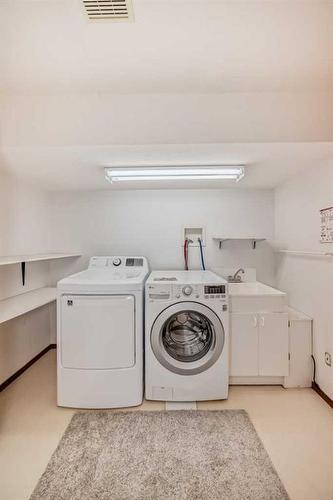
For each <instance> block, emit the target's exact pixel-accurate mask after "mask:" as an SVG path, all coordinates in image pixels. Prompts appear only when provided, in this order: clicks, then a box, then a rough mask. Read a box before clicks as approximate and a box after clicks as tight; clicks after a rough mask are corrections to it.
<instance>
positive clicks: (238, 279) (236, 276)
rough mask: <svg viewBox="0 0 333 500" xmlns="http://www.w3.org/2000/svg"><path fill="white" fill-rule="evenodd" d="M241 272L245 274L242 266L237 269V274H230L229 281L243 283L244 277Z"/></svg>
mask: <svg viewBox="0 0 333 500" xmlns="http://www.w3.org/2000/svg"><path fill="white" fill-rule="evenodd" d="M240 273H242V274H245V271H244V269H243V268H242V267H240V268H239V269H237V271H236V272H235V274H234V275H233V276H228V281H229V283H241V282H242V278H241V276H240Z"/></svg>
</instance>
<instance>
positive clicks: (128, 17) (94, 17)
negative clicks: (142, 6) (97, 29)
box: [82, 0, 134, 21]
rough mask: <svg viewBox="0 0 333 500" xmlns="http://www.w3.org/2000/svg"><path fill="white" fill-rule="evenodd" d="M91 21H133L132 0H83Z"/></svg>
mask: <svg viewBox="0 0 333 500" xmlns="http://www.w3.org/2000/svg"><path fill="white" fill-rule="evenodd" d="M82 1H83V6H84V9H85V11H86V13H87V15H88V18H89V19H90V20H91V21H99V20H105V19H106V20H108V21H133V18H134V13H133V6H132V2H131V0H82Z"/></svg>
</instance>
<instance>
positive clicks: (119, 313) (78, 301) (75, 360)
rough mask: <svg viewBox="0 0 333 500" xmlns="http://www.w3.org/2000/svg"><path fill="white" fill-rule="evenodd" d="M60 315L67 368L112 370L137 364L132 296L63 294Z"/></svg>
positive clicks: (63, 359)
mask: <svg viewBox="0 0 333 500" xmlns="http://www.w3.org/2000/svg"><path fill="white" fill-rule="evenodd" d="M60 317H61V319H60V321H61V325H60V328H61V340H60V349H61V362H62V365H63V367H64V368H73V369H85V370H89V369H91V370H107V369H109V370H110V369H114V368H117V369H118V368H128V367H131V366H133V365H134V363H135V319H134V297H133V296H132V295H63V296H62V298H61V316H60Z"/></svg>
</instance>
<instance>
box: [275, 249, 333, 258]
mask: <svg viewBox="0 0 333 500" xmlns="http://www.w3.org/2000/svg"><path fill="white" fill-rule="evenodd" d="M276 252H277V253H284V254H289V255H295V256H297V255H301V256H302V255H303V256H304V257H324V258H327V257H333V252H308V251H302V250H276Z"/></svg>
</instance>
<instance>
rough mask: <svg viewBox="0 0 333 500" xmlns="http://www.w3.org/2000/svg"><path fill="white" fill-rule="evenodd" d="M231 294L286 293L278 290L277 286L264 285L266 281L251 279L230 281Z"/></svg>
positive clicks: (238, 295)
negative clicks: (248, 280) (244, 281)
mask: <svg viewBox="0 0 333 500" xmlns="http://www.w3.org/2000/svg"><path fill="white" fill-rule="evenodd" d="M228 288H229V295H232V296H237V297H245V296H248V295H250V296H254V295H255V296H260V297H261V296H267V295H269V296H272V295H278V296H281V295H285V293H284V292H281V291H280V290H277V289H276V288H272V287H271V286H268V285H264V283H260V281H251V282H247V283H229V285H228Z"/></svg>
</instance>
